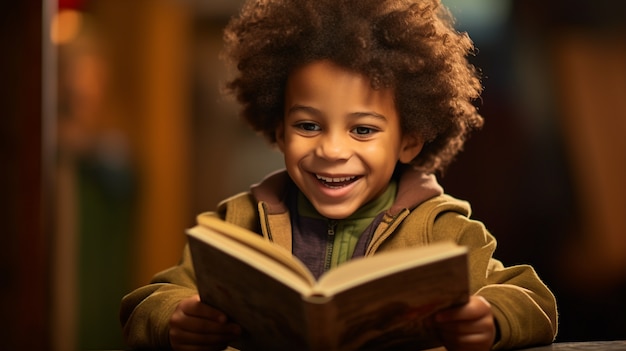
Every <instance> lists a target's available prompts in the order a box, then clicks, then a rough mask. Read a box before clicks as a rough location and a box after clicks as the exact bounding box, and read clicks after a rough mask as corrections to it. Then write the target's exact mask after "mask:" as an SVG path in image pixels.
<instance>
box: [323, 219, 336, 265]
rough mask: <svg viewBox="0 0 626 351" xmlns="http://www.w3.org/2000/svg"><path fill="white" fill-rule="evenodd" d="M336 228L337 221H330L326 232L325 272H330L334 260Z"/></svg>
mask: <svg viewBox="0 0 626 351" xmlns="http://www.w3.org/2000/svg"><path fill="white" fill-rule="evenodd" d="M335 227H337V221H335V220H330V221H328V229H327V231H326V259H325V262H324V272H328V271H329V270H330V266H331V263H332V259H333V245H334V243H335Z"/></svg>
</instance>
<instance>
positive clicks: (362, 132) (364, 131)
mask: <svg viewBox="0 0 626 351" xmlns="http://www.w3.org/2000/svg"><path fill="white" fill-rule="evenodd" d="M376 132H378V130H377V129H375V128H372V127H365V126H358V127H355V128H353V129H352V133H354V134H356V135H357V136H359V137H367V136H371V135H372V134H374V133H376Z"/></svg>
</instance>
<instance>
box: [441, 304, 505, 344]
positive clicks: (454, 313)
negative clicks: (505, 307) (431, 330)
mask: <svg viewBox="0 0 626 351" xmlns="http://www.w3.org/2000/svg"><path fill="white" fill-rule="evenodd" d="M434 326H435V328H436V329H437V331H438V332H439V336H440V337H441V341H442V343H443V345H444V346H445V347H446V349H447V350H448V351H461V350H462V351H485V350H490V349H491V347H492V346H493V343H494V341H495V338H496V325H495V321H494V318H493V314H492V312H491V305H490V304H489V302H487V300H485V299H484V298H482V297H480V296H471V297H470V300H469V302H468V303H467V304H465V305H463V306H459V307H453V308H449V309H446V310H444V311H441V312H439V313H437V314H436V315H435V317H434Z"/></svg>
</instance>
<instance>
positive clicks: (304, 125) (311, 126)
mask: <svg viewBox="0 0 626 351" xmlns="http://www.w3.org/2000/svg"><path fill="white" fill-rule="evenodd" d="M294 127H296V128H298V129H301V130H303V131H305V132H318V131H320V130H321V129H322V128H321V127H320V126H319V125H317V124H315V123H313V122H300V123H296V124H294Z"/></svg>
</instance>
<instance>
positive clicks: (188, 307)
mask: <svg viewBox="0 0 626 351" xmlns="http://www.w3.org/2000/svg"><path fill="white" fill-rule="evenodd" d="M169 326H170V330H169V336H170V344H171V346H172V348H173V349H175V350H177V351H192V350H223V349H224V348H226V347H227V346H228V343H229V342H231V341H233V340H235V339H237V338H238V337H239V335H240V334H241V328H240V327H239V325H237V324H235V323H229V322H228V318H227V317H226V315H225V314H224V313H222V312H221V311H219V310H216V309H215V308H213V307H211V306H208V305H205V304H204V303H202V302H200V299H199V298H198V297H197V296H194V297H191V298H187V299H185V300H183V301H181V302H180V303H179V304H178V306H177V307H176V309H175V310H174V313H172V316H171V317H170V323H169Z"/></svg>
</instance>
